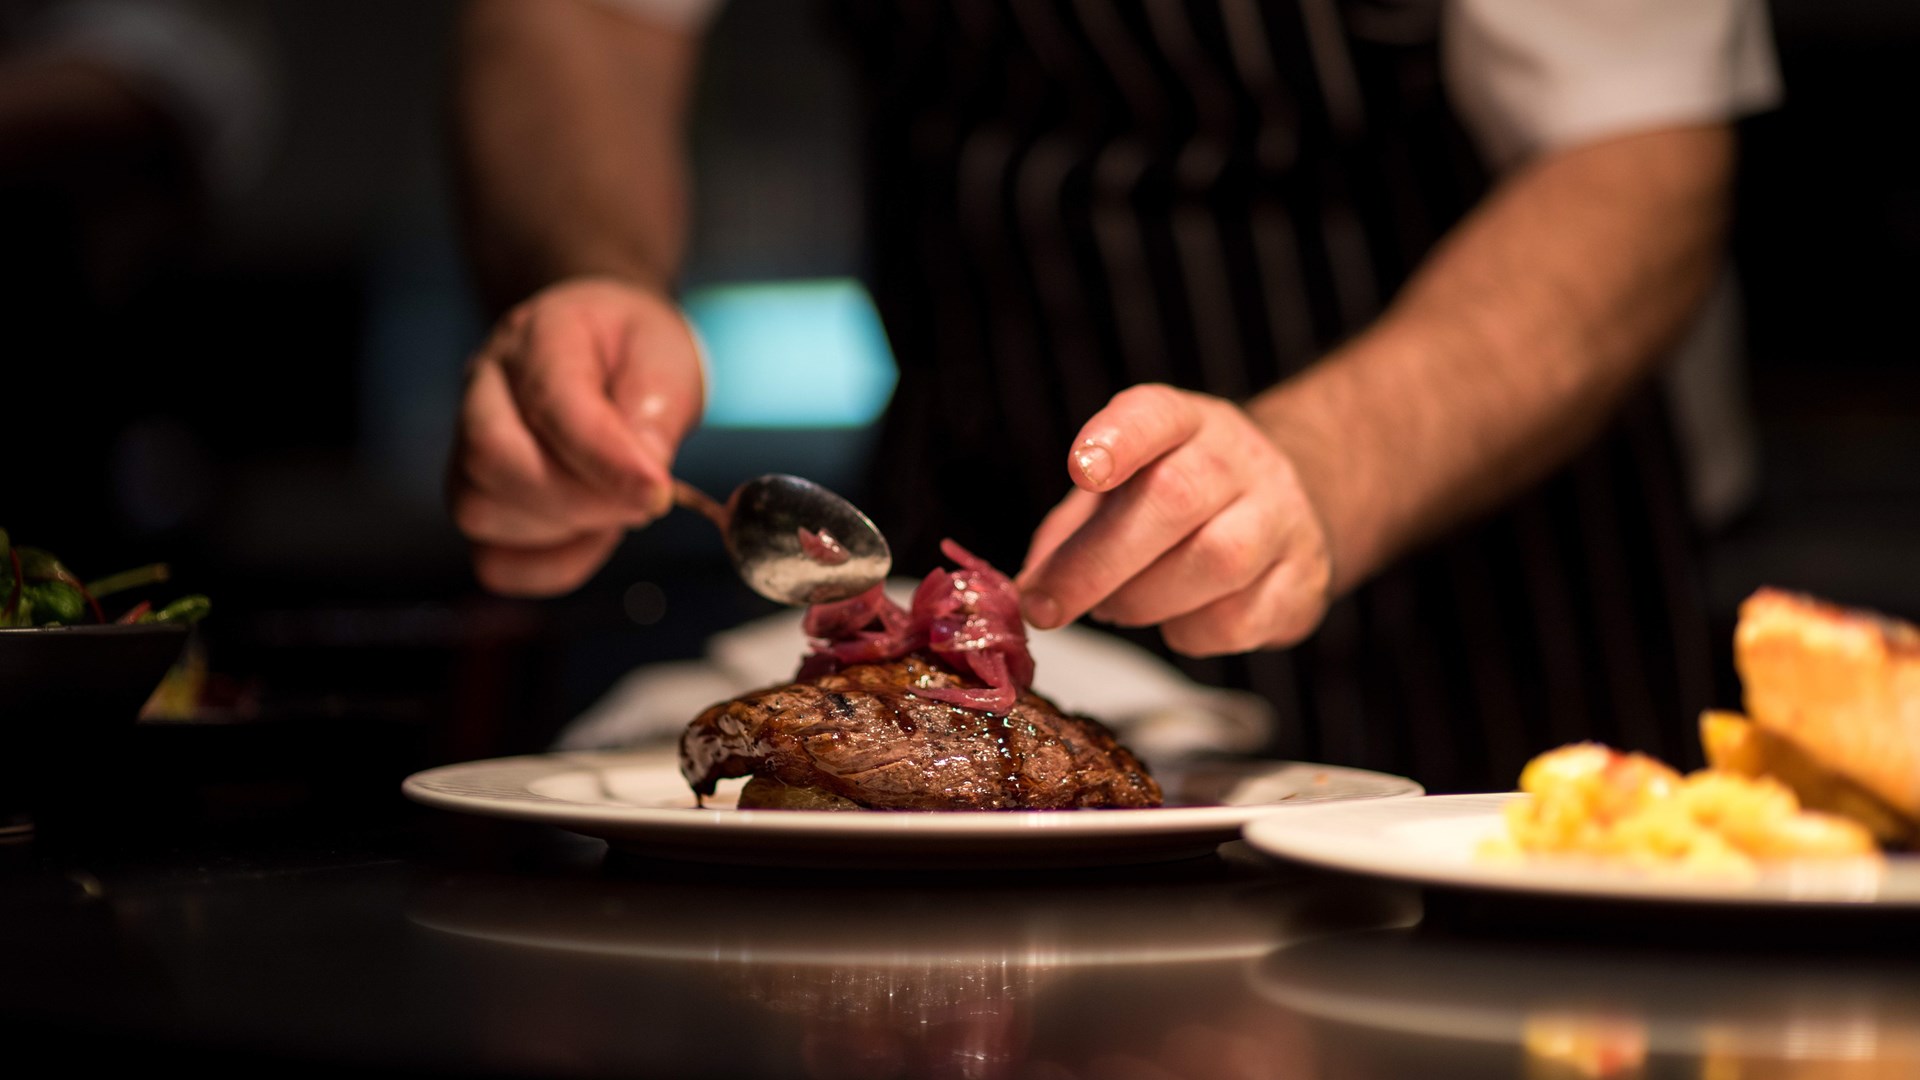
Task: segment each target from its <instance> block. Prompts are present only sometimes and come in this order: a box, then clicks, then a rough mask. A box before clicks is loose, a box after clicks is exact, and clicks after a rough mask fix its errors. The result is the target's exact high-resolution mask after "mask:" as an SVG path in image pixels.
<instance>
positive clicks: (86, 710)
mask: <svg viewBox="0 0 1920 1080" xmlns="http://www.w3.org/2000/svg"><path fill="white" fill-rule="evenodd" d="M186 640H187V628H186V627H184V626H179V625H174V624H168V623H148V624H144V625H137V626H61V627H33V628H27V629H13V628H9V629H4V630H0V827H6V826H8V825H9V823H11V825H12V826H14V827H15V831H18V827H19V826H20V825H21V824H22V822H23V821H24V820H25V818H26V817H27V816H28V815H38V814H39V813H41V812H43V811H46V810H48V809H51V808H55V807H58V806H62V805H72V804H77V803H79V802H82V801H84V795H85V789H86V787H87V786H89V781H88V779H87V778H88V777H92V776H100V775H102V774H101V773H100V771H99V767H100V766H101V765H102V764H103V763H105V762H108V761H111V760H112V759H113V758H114V757H115V755H116V754H117V753H118V751H119V750H120V749H121V746H122V743H123V741H124V740H125V739H126V737H127V736H128V735H130V734H131V733H132V731H133V722H134V720H136V719H137V718H138V717H139V714H140V706H141V705H143V704H145V703H146V700H147V698H148V697H150V696H151V695H152V694H153V691H154V688H155V687H157V686H159V685H160V679H161V677H162V676H164V675H165V674H166V673H167V669H168V668H169V667H171V666H172V665H173V662H174V661H175V660H176V659H178V658H179V656H180V651H181V649H182V647H183V646H184V645H185V644H186Z"/></svg>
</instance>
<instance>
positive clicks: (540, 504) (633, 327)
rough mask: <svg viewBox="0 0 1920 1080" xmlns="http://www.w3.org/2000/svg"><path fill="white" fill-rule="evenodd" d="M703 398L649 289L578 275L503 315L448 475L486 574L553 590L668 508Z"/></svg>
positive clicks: (495, 582) (687, 344)
mask: <svg viewBox="0 0 1920 1080" xmlns="http://www.w3.org/2000/svg"><path fill="white" fill-rule="evenodd" d="M701 404H702V381H701V372H700V360H699V354H698V352H697V350H696V346H695V345H694V341H693V335H692V333H691V331H690V330H689V329H688V327H687V324H686V322H685V320H684V319H682V317H681V315H680V313H679V311H678V309H676V308H675V307H674V305H673V304H672V303H671V302H670V301H668V300H667V299H665V298H664V297H662V296H660V295H658V294H656V293H653V292H650V291H647V290H645V289H642V288H640V287H638V286H635V285H632V284H629V283H626V282H621V281H616V280H611V279H597V278H592V279H575V280H570V281H564V282H561V283H560V284H557V285H553V286H550V287H549V288H547V289H545V290H543V291H541V292H539V293H536V294H534V296H532V297H531V298H530V299H528V300H527V301H526V302H524V303H522V304H521V305H520V306H519V307H516V308H514V309H513V310H512V311H511V312H508V313H507V315H506V316H505V317H504V318H502V319H501V320H500V323H499V325H498V326H497V327H496V328H495V330H494V333H493V336H492V337H491V338H490V339H488V341H487V343H486V344H485V345H484V346H482V347H481V349H480V351H479V352H478V353H477V354H476V355H475V356H474V358H473V360H472V361H471V362H470V363H469V365H468V372H467V387H466V396H465V400H464V402H463V403H462V407H461V411H460V425H459V432H458V437H457V441H456V443H455V446H454V452H453V461H452V463H451V468H450V475H449V499H450V502H451V507H452V511H453V517H454V521H455V522H456V523H457V524H458V525H459V527H460V530H461V531H462V532H464V533H465V534H466V535H467V537H468V538H469V539H470V540H472V541H473V565H474V572H475V574H476V575H477V576H478V577H479V579H480V582H481V584H483V585H485V586H486V587H487V588H489V589H492V590H494V591H495V592H501V593H508V594H512V595H519V596H552V595H558V594H560V593H564V592H569V591H571V590H573V589H575V588H578V587H579V586H580V585H581V584H582V583H583V582H585V581H586V580H587V579H588V578H589V577H591V576H593V573H594V571H595V570H598V569H599V568H600V566H601V564H602V563H604V562H606V560H607V557H608V556H609V555H611V554H612V553H613V549H614V548H615V547H616V546H617V545H618V544H619V543H620V537H621V534H622V533H623V532H624V531H625V530H627V529H629V528H633V527H636V526H640V525H645V524H647V523H648V522H650V521H652V520H653V519H654V518H657V517H659V516H660V515H662V514H664V513H666V512H667V511H668V509H670V508H671V507H672V499H673V493H672V478H671V475H670V473H669V469H670V467H671V466H672V464H673V456H674V452H675V450H676V449H677V448H678V447H679V445H680V440H681V438H682V437H684V436H685V435H686V433H687V429H689V428H691V427H692V426H693V425H694V423H695V422H696V421H697V420H698V419H699V418H700V410H701Z"/></svg>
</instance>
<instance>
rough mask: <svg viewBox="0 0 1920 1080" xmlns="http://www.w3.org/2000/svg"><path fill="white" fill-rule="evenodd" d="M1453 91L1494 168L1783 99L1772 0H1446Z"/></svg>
mask: <svg viewBox="0 0 1920 1080" xmlns="http://www.w3.org/2000/svg"><path fill="white" fill-rule="evenodd" d="M1442 18H1443V20H1444V21H1443V23H1442V29H1441V34H1442V50H1443V54H1442V57H1443V59H1442V63H1443V65H1444V77H1445V79H1446V83H1447V89H1448V92H1449V93H1450V94H1451V96H1452V99H1453V103H1454V107H1455V109H1456V110H1457V111H1458V112H1459V114H1460V118H1461V120H1462V122H1463V123H1465V124H1466V126H1467V129H1468V130H1469V131H1470V132H1471V133H1472V134H1473V136H1474V138H1475V139H1477V140H1478V141H1479V144H1480V149H1481V151H1482V153H1484V154H1485V155H1486V157H1487V159H1488V161H1489V163H1490V164H1492V165H1493V166H1494V167H1495V168H1496V169H1508V168H1511V167H1513V166H1515V165H1518V164H1520V163H1521V162H1523V161H1525V160H1527V159H1528V158H1530V157H1533V156H1535V155H1537V154H1539V153H1541V152H1543V151H1547V150H1552V149H1557V148H1559V147H1563V146H1569V145H1572V144H1575V143H1580V142H1587V141H1590V140H1594V139H1599V138H1605V137H1608V136H1612V135H1621V134H1627V133H1630V132H1633V131H1644V130H1649V129H1652V128H1657V127H1669V126H1675V125H1681V124H1693V123H1710V122H1713V121H1718V120H1731V119H1735V118H1737V117H1739V116H1742V115H1745V114H1747V113H1752V112H1758V111H1760V110H1763V109H1766V108H1770V107H1772V106H1773V105H1775V104H1777V103H1778V102H1779V100H1780V71H1779V67H1778V65H1777V63H1776V60H1775V57H1774V50H1773V35H1772V31H1771V29H1770V27H1769V25H1768V22H1767V9H1766V5H1765V3H1764V2H1763V0H1447V3H1446V6H1445V8H1444V14H1443V16H1442Z"/></svg>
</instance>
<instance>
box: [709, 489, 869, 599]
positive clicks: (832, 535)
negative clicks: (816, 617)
mask: <svg viewBox="0 0 1920 1080" xmlns="http://www.w3.org/2000/svg"><path fill="white" fill-rule="evenodd" d="M674 491H675V501H676V502H678V503H679V504H680V505H682V506H686V507H689V508H690V509H694V510H698V511H700V512H701V513H702V514H704V515H705V516H706V517H707V518H708V520H710V521H712V522H713V523H714V524H715V525H717V526H719V528H720V535H721V537H722V539H723V540H724V541H725V543H726V546H727V555H728V556H729V557H730V558H731V559H732V560H733V568H734V569H735V570H736V571H737V572H739V574H740V579H741V580H742V581H745V582H746V583H747V587H748V588H751V589H752V590H753V591H754V592H757V593H759V594H760V595H761V596H764V597H766V598H767V599H769V600H772V601H774V602H775V603H779V604H790V605H804V604H824V603H829V602H832V601H834V600H845V599H848V598H849V597H854V596H858V595H860V594H861V593H863V592H866V591H867V590H868V589H871V588H873V587H874V586H875V585H878V584H880V583H881V582H882V581H885V580H886V577H887V572H888V571H889V570H891V569H892V568H893V552H892V551H891V550H890V549H888V547H887V538H886V537H885V536H882V535H881V533H880V530H879V529H878V528H877V527H876V526H875V525H874V524H873V521H872V520H871V519H870V518H868V517H867V515H865V514H863V513H861V512H860V510H859V508H858V507H856V506H854V505H853V504H852V503H850V502H848V501H847V500H845V499H843V498H841V497H840V496H838V495H836V494H834V493H833V492H831V491H829V490H827V489H826V488H824V487H821V486H820V485H819V484H816V483H814V482H813V481H811V480H803V479H801V478H800V477H798V476H787V475H784V474H780V473H774V474H769V475H767V476H761V477H756V478H754V479H752V480H749V481H747V482H746V483H744V484H741V485H740V486H739V487H738V488H736V489H734V492H733V494H732V495H731V496H729V497H728V499H727V503H726V505H725V506H721V505H719V504H718V503H716V502H714V501H713V500H712V499H709V498H707V497H706V496H705V495H703V494H701V493H700V492H699V491H698V490H697V489H695V488H692V487H690V486H689V485H687V484H685V483H676V484H675V486H674Z"/></svg>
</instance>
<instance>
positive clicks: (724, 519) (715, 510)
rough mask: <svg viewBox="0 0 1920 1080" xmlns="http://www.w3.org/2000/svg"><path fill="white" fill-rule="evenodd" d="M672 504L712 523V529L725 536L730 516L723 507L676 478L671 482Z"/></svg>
mask: <svg viewBox="0 0 1920 1080" xmlns="http://www.w3.org/2000/svg"><path fill="white" fill-rule="evenodd" d="M673 504H674V505H675V506H678V507H681V508H683V509H687V510H692V511H694V512H696V513H698V514H700V515H701V516H702V517H704V518H706V519H707V520H708V521H711V522H713V527H714V528H716V529H719V530H720V533H721V535H722V536H724V535H726V532H727V523H728V520H729V519H730V518H731V517H732V515H731V514H729V513H727V508H726V507H725V506H722V505H721V504H720V503H718V502H715V501H714V499H713V496H711V495H708V494H707V493H706V492H704V491H701V490H700V489H699V488H697V487H694V486H693V485H692V484H689V483H687V482H686V481H685V480H681V479H677V478H676V479H675V480H674V482H673Z"/></svg>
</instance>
